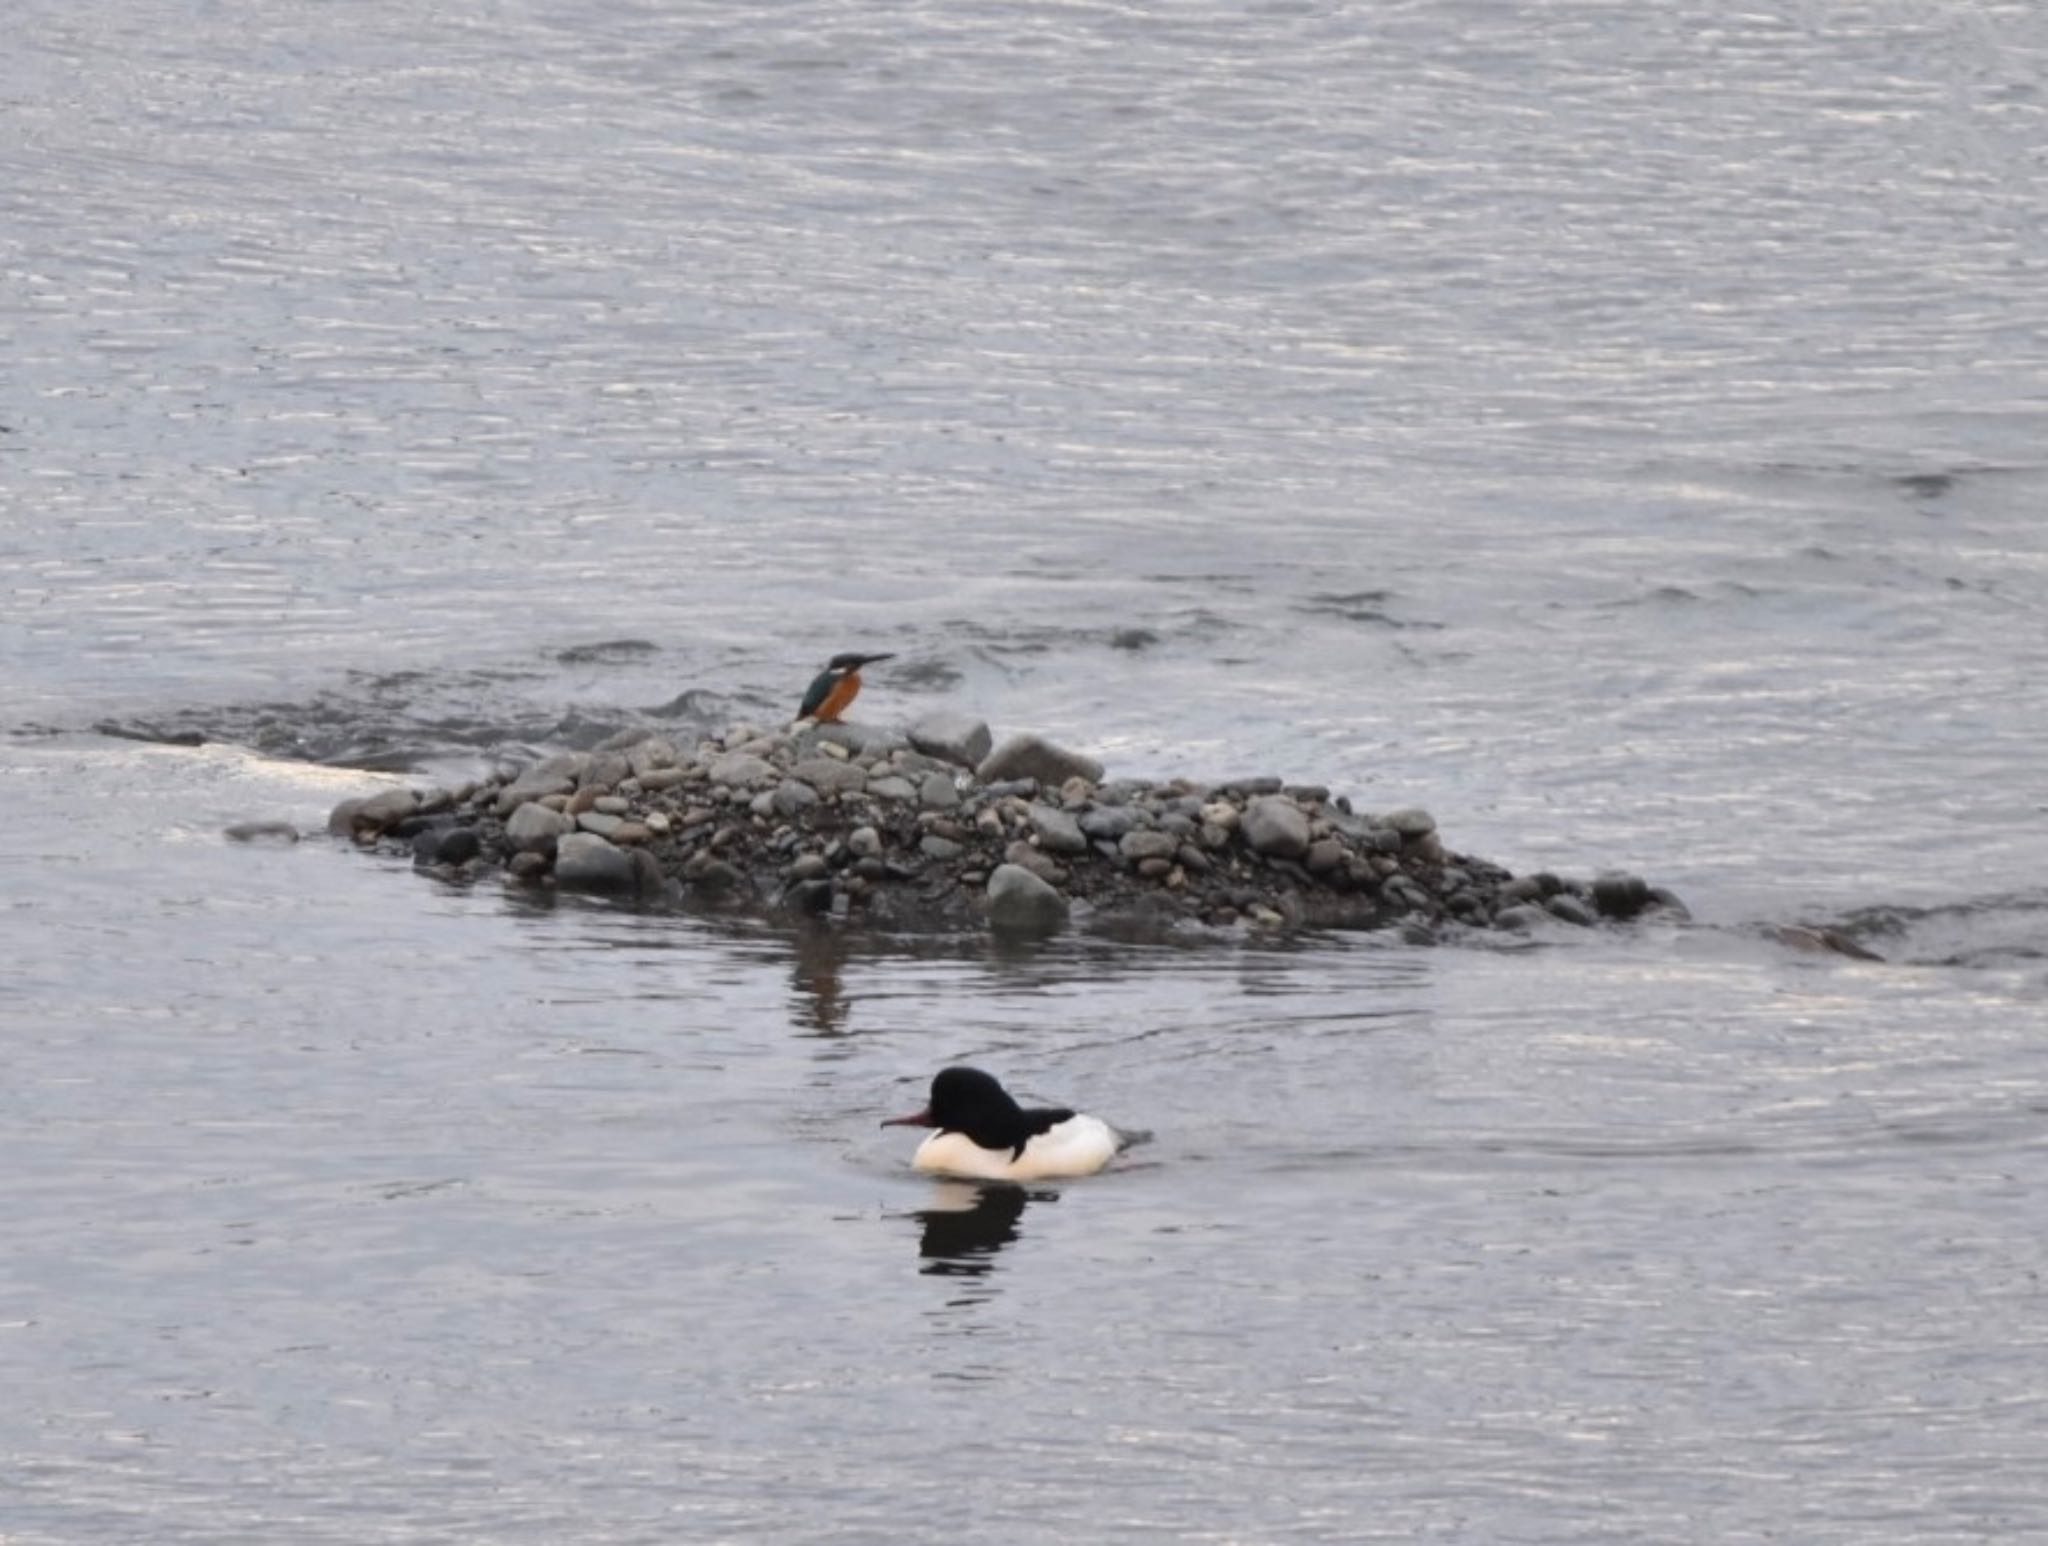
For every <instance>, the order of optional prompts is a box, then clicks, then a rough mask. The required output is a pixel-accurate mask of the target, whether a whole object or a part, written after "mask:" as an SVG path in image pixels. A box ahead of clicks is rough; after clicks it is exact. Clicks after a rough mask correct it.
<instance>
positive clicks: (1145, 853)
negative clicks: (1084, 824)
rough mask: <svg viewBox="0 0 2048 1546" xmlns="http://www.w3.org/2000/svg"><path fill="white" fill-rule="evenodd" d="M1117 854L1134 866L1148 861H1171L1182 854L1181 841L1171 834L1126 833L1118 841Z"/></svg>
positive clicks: (1149, 832) (1152, 832)
mask: <svg viewBox="0 0 2048 1546" xmlns="http://www.w3.org/2000/svg"><path fill="white" fill-rule="evenodd" d="M1116 847H1117V852H1118V853H1120V854H1122V855H1123V856H1124V857H1125V858H1126V859H1128V860H1130V861H1131V863H1133V864H1143V863H1144V862H1145V861H1146V860H1147V859H1171V858H1172V857H1173V856H1174V855H1175V854H1176V853H1178V852H1180V839H1179V838H1177V837H1175V836H1174V835H1173V834H1172V833H1171V832H1154V831H1151V830H1149V829H1147V830H1141V831H1135V832H1126V833H1125V834H1124V835H1123V836H1122V837H1121V838H1119V839H1117V845H1116Z"/></svg>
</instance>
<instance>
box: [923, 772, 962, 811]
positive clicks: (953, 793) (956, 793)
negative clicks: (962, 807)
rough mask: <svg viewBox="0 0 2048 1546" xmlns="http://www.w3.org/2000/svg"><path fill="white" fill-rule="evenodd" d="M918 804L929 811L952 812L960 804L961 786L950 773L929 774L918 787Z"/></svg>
mask: <svg viewBox="0 0 2048 1546" xmlns="http://www.w3.org/2000/svg"><path fill="white" fill-rule="evenodd" d="M917 802H918V804H920V805H922V806H923V807H924V808H925V809H926V810H928V811H950V810H951V809H953V807H954V806H956V805H958V804H959V803H960V786H959V785H957V784H955V783H954V782H953V775H952V774H950V773H927V774H925V776H924V778H923V780H922V781H921V782H920V783H919V784H918V786H917Z"/></svg>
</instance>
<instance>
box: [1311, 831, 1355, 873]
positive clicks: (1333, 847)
mask: <svg viewBox="0 0 2048 1546" xmlns="http://www.w3.org/2000/svg"><path fill="white" fill-rule="evenodd" d="M1344 858H1345V854H1344V845H1343V844H1342V843H1340V842H1338V841H1337V840H1336V839H1335V838H1334V837H1326V838H1323V839H1322V840H1321V841H1319V842H1314V843H1311V844H1309V845H1308V852H1307V853H1306V854H1305V855H1304V856H1303V857H1302V861H1301V862H1302V863H1303V864H1304V865H1306V866H1307V868H1308V872H1309V874H1311V875H1327V874H1328V873H1329V872H1330V871H1331V870H1334V869H1336V868H1338V867H1339V866H1341V865H1342V864H1343V863H1344Z"/></svg>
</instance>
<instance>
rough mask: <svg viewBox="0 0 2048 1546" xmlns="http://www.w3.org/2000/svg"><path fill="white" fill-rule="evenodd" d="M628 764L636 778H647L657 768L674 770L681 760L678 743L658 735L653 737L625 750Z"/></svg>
mask: <svg viewBox="0 0 2048 1546" xmlns="http://www.w3.org/2000/svg"><path fill="white" fill-rule="evenodd" d="M625 752H626V762H627V765H628V766H630V767H631V768H632V770H633V776H634V777H635V778H645V777H646V776H647V775H648V774H649V773H652V772H654V771H655V770H656V769H657V768H672V767H674V766H675V765H676V763H677V762H678V761H680V760H681V759H680V758H679V757H678V755H677V753H676V743H675V742H673V741H671V740H667V739H666V738H664V737H662V736H658V735H651V736H649V737H647V739H646V740H644V741H639V742H636V743H634V744H633V745H632V746H629V747H627V748H625Z"/></svg>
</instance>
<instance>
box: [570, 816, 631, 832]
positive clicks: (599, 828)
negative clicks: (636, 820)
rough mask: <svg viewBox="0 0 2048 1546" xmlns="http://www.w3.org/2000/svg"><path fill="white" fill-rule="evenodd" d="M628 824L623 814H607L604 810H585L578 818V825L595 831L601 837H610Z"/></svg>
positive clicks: (586, 830) (588, 830)
mask: <svg viewBox="0 0 2048 1546" xmlns="http://www.w3.org/2000/svg"><path fill="white" fill-rule="evenodd" d="M625 824H626V818H625V817H623V816H607V815H606V814H605V813H604V812H603V811H585V812H584V813H583V814H582V815H580V816H578V817H577V818H576V825H577V826H579V827H581V828H582V829H583V830H584V831H585V832H595V833H596V834H597V835H598V836H599V837H605V838H608V837H610V836H612V835H613V834H614V833H615V832H617V831H618V830H619V828H621V827H623V826H624V825H625Z"/></svg>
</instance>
